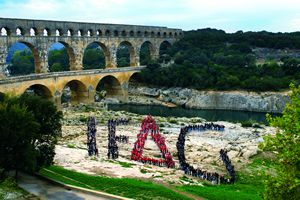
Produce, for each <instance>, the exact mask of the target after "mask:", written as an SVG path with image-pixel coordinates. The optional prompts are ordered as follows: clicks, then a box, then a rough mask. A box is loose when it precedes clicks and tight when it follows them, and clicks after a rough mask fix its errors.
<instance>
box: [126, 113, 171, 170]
mask: <svg viewBox="0 0 300 200" xmlns="http://www.w3.org/2000/svg"><path fill="white" fill-rule="evenodd" d="M148 134H151V137H152V139H153V140H154V142H155V143H156V145H157V146H158V148H159V150H160V152H161V154H162V158H163V159H160V160H158V159H154V158H147V157H143V150H144V146H145V141H146V139H147V136H148ZM131 159H132V160H136V161H140V162H142V163H148V164H153V165H157V166H166V167H168V168H173V167H175V162H174V160H173V158H172V155H171V153H170V152H169V151H168V148H167V146H166V144H165V139H164V138H163V137H162V136H161V135H160V133H159V128H158V126H157V125H156V123H155V121H154V119H153V118H152V116H151V115H150V114H149V115H148V116H147V117H146V118H145V119H144V120H143V121H142V124H141V130H140V133H138V134H137V141H136V142H135V143H134V147H133V150H132V151H131Z"/></svg>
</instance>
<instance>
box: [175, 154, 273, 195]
mask: <svg viewBox="0 0 300 200" xmlns="http://www.w3.org/2000/svg"><path fill="white" fill-rule="evenodd" d="M273 167H274V164H273V163H272V159H271V158H270V157H266V156H262V155H258V156H255V157H253V158H252V162H251V163H250V164H249V165H248V166H246V167H245V169H243V170H242V171H238V172H237V175H238V176H237V183H235V184H233V185H211V184H208V183H206V184H203V185H204V186H193V185H185V186H177V189H179V190H182V191H185V192H188V193H191V194H194V195H196V196H200V197H203V198H206V199H209V200H261V199H262V198H261V196H260V194H261V193H262V192H263V191H264V186H263V179H264V174H263V173H262V171H261V170H271V169H272V168H273ZM181 179H182V180H185V181H186V178H184V177H182V178H181Z"/></svg>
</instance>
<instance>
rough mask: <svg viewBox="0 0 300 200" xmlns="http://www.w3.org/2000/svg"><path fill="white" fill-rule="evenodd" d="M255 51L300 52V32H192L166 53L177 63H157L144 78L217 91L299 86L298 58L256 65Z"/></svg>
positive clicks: (144, 73)
mask: <svg viewBox="0 0 300 200" xmlns="http://www.w3.org/2000/svg"><path fill="white" fill-rule="evenodd" d="M257 47H261V48H279V49H300V33H298V32H297V33H269V32H265V31H263V32H246V33H243V32H241V31H240V32H236V33H233V34H228V33H225V32H224V31H221V30H215V29H201V30H197V31H188V32H185V34H184V37H183V38H182V39H181V40H180V41H178V42H177V43H175V44H174V45H173V46H172V47H171V48H170V49H169V51H168V52H167V53H168V54H169V55H170V56H171V57H172V59H173V60H174V64H171V65H169V66H167V67H161V66H160V65H159V64H158V63H155V62H154V63H153V64H151V65H149V67H148V68H147V69H145V70H144V71H143V72H142V78H143V80H145V82H146V83H148V84H153V85H158V86H167V87H191V88H196V89H216V90H229V89H230V90H231V89H246V90H256V91H266V90H280V89H286V88H288V86H289V83H290V82H294V83H295V84H298V83H299V81H300V59H298V58H295V57H288V56H282V57H281V58H280V62H278V61H276V60H268V61H266V62H264V63H263V64H257V62H256V55H255V54H254V52H253V49H255V48H257Z"/></svg>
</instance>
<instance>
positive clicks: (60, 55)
mask: <svg viewBox="0 0 300 200" xmlns="http://www.w3.org/2000/svg"><path fill="white" fill-rule="evenodd" d="M48 63H49V69H50V71H51V72H52V71H54V70H57V66H54V69H53V65H54V64H56V63H59V64H60V66H61V71H69V70H70V63H69V55H68V52H67V49H66V48H62V49H55V50H51V51H49V54H48Z"/></svg>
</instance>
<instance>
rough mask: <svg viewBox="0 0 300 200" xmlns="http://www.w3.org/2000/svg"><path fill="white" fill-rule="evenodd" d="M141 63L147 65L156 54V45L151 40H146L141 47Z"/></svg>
mask: <svg viewBox="0 0 300 200" xmlns="http://www.w3.org/2000/svg"><path fill="white" fill-rule="evenodd" d="M139 54H140V63H141V65H147V64H148V63H149V62H150V61H151V60H152V59H153V58H154V54H155V48H154V45H153V44H152V43H151V42H150V41H145V42H144V43H142V44H141V47H140V53H139Z"/></svg>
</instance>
